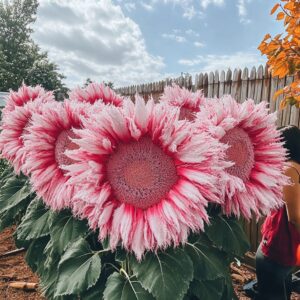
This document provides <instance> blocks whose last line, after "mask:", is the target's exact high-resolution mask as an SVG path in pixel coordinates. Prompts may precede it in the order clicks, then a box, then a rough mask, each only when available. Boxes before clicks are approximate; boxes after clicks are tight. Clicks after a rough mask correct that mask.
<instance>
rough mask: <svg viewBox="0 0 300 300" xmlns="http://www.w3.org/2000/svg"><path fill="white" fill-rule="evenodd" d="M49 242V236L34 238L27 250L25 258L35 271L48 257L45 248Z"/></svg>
mask: <svg viewBox="0 0 300 300" xmlns="http://www.w3.org/2000/svg"><path fill="white" fill-rule="evenodd" d="M48 242H49V237H43V238H40V239H36V240H33V241H32V242H31V243H30V245H29V248H28V249H27V251H26V255H25V260H26V262H27V264H28V265H29V267H30V268H31V270H32V271H33V272H34V273H35V272H36V271H37V270H38V268H39V267H40V265H41V264H43V263H44V261H45V259H46V256H45V254H44V249H45V247H46V245H47V243H48Z"/></svg>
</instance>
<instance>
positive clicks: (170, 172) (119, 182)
mask: <svg viewBox="0 0 300 300" xmlns="http://www.w3.org/2000/svg"><path fill="white" fill-rule="evenodd" d="M194 129H195V128H194V126H193V124H192V123H190V122H188V121H187V120H179V111H178V109H176V108H172V107H170V106H169V105H166V104H163V103H161V104H155V105H154V103H153V101H149V102H148V103H147V104H145V102H144V100H143V99H141V98H140V97H137V98H136V101H135V104H134V103H133V102H131V101H130V100H128V101H125V102H124V105H123V108H122V109H120V108H117V107H114V106H107V107H105V109H104V110H103V112H102V113H101V114H97V115H94V116H92V117H91V118H89V119H86V120H84V128H83V129H80V130H74V133H75V134H76V135H77V136H78V139H76V140H74V142H75V143H76V144H78V147H79V148H78V149H75V150H73V151H67V152H66V154H67V155H68V157H69V158H70V159H72V160H74V161H77V163H76V164H71V165H69V166H66V167H64V169H65V170H67V171H68V173H67V174H68V175H69V176H71V179H70V182H72V183H73V184H77V185H80V188H78V190H77V192H76V194H75V195H74V198H73V200H72V206H73V210H74V212H75V213H76V214H77V215H79V216H81V217H83V218H87V219H88V221H89V224H90V226H91V228H93V229H96V228H99V231H100V235H99V238H100V240H103V239H105V238H106V237H109V241H110V247H111V248H112V249H115V248H116V246H117V245H118V244H119V243H122V245H123V246H124V247H125V248H126V249H127V250H129V251H133V252H134V253H135V254H136V256H137V257H138V258H139V259H141V257H142V255H143V253H144V252H145V251H146V250H157V249H158V248H164V247H167V246H169V245H171V244H173V245H178V244H179V243H184V242H185V241H186V239H187V236H188V234H189V232H190V231H191V230H192V231H198V230H202V229H203V226H204V222H208V215H207V212H206V209H205V207H206V205H207V203H208V202H209V201H212V202H219V198H218V196H217V194H218V192H219V191H218V189H217V184H216V183H217V175H216V174H217V173H218V172H219V171H220V169H222V166H221V162H220V160H219V157H222V153H224V151H225V149H226V148H227V147H226V146H225V145H221V144H220V143H219V142H218V141H217V140H216V139H213V138H212V137H211V136H210V135H209V134H206V133H198V134H197V135H196V134H194V133H195V130H194Z"/></svg>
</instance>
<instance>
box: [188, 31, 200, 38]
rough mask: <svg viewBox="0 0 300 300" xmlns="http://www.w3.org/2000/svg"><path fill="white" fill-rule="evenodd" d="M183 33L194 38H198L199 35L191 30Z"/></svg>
mask: <svg viewBox="0 0 300 300" xmlns="http://www.w3.org/2000/svg"><path fill="white" fill-rule="evenodd" d="M185 33H186V34H187V35H190V36H194V37H199V36H200V34H199V33H198V32H196V31H195V30H193V29H188V30H186V31H185Z"/></svg>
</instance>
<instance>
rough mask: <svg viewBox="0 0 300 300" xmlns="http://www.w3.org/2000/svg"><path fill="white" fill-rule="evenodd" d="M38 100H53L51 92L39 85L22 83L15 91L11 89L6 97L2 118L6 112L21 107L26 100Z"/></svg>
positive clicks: (44, 101) (42, 101)
mask: <svg viewBox="0 0 300 300" xmlns="http://www.w3.org/2000/svg"><path fill="white" fill-rule="evenodd" d="M36 100H38V101H40V102H41V103H46V102H49V101H54V96H53V93H52V92H46V91H45V90H44V89H43V88H42V87H41V86H40V85H37V86H35V87H31V86H27V85H26V84H22V86H21V87H20V88H19V89H18V91H17V92H14V91H11V92H10V93H9V95H8V97H7V99H6V105H5V107H4V108H3V110H2V119H3V118H5V116H6V115H7V114H9V113H10V112H12V111H14V110H15V108H16V107H23V106H24V105H25V104H26V103H27V102H30V101H36Z"/></svg>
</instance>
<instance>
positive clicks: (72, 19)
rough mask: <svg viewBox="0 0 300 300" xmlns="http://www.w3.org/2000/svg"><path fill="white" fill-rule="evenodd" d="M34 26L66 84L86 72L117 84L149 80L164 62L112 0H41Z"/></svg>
mask: <svg viewBox="0 0 300 300" xmlns="http://www.w3.org/2000/svg"><path fill="white" fill-rule="evenodd" d="M34 29H35V33H34V39H35V40H36V41H37V42H38V44H39V45H41V47H42V49H43V50H46V51H48V53H49V57H50V59H52V60H53V61H55V62H56V63H57V64H58V65H59V66H60V69H61V71H62V72H63V73H64V74H65V75H66V76H67V80H66V83H67V84H68V85H69V86H70V87H72V86H74V85H77V84H82V83H83V82H84V81H85V79H86V78H87V77H90V78H92V79H93V80H97V81H103V80H105V81H112V82H114V83H115V85H117V86H120V85H128V84H134V83H139V82H149V81H152V80H156V79H157V78H158V77H159V76H160V74H161V70H162V69H163V68H164V63H163V59H162V58H161V57H159V56H152V55H151V54H149V53H148V51H147V49H146V46H145V41H144V38H143V36H142V33H141V30H140V28H139V26H138V25H137V24H136V23H135V22H134V21H133V20H131V19H130V18H128V17H126V16H125V15H124V14H123V12H122V9H121V7H120V6H119V5H114V4H113V3H112V2H111V0H101V1H98V0H83V1H79V0H78V1H67V0H63V1H58V0H51V1H50V0H48V1H47V0H42V1H41V2H40V7H39V10H38V17H37V21H36V23H35V28H34Z"/></svg>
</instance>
